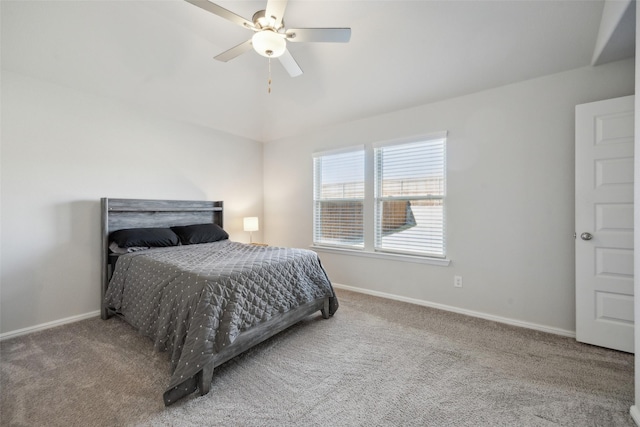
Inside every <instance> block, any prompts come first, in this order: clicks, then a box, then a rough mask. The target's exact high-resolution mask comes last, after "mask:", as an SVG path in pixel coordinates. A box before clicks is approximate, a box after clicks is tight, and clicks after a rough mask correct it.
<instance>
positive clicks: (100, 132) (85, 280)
mask: <svg viewBox="0 0 640 427" xmlns="http://www.w3.org/2000/svg"><path fill="white" fill-rule="evenodd" d="M1 136H2V140H1V141H2V146H1V149H2V155H1V162H2V163H1V166H2V170H1V185H2V192H1V228H2V242H1V253H2V257H1V263H2V264H1V270H0V271H1V284H0V333H6V332H9V331H15V330H19V329H23V328H29V327H32V326H35V325H40V324H42V323H45V322H51V321H56V320H59V319H64V318H67V317H71V316H77V315H82V314H85V313H88V312H92V311H95V310H98V309H99V301H100V293H99V289H100V209H99V205H100V198H101V197H117V198H120V197H122V198H149V199H181V200H223V201H224V202H225V218H224V220H225V228H226V229H227V231H229V233H230V235H231V238H232V239H234V240H237V241H248V239H249V236H248V234H247V233H244V232H243V231H242V217H243V216H246V215H257V216H260V217H262V204H263V200H262V188H261V185H256V183H260V182H261V180H262V144H261V143H259V142H255V141H251V140H247V139H243V138H240V137H235V136H230V135H227V134H223V133H219V132H216V131H213V130H211V129H206V128H202V127H198V126H195V125H191V124H187V123H182V122H177V121H174V120H171V119H169V118H165V117H161V116H158V115H153V114H149V113H147V112H145V111H141V110H139V109H137V108H136V107H132V106H129V105H125V104H122V103H118V102H116V101H112V100H108V99H104V98H99V97H97V96H94V95H90V94H87V93H82V92H77V91H75V90H72V89H68V88H65V87H61V86H56V85H52V84H49V83H47V82H44V81H41V80H34V79H32V78H29V77H27V76H24V75H19V74H16V73H12V72H9V71H6V70H3V72H2V135H1ZM257 239H260V235H259V234H258V235H257Z"/></svg>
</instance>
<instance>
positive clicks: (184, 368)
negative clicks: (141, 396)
mask: <svg viewBox="0 0 640 427" xmlns="http://www.w3.org/2000/svg"><path fill="white" fill-rule="evenodd" d="M323 297H330V298H331V299H330V309H329V314H333V313H334V312H335V311H336V310H337V308H338V301H337V298H336V297H335V294H334V292H333V288H332V286H331V283H330V282H329V279H328V278H327V276H326V274H325V272H324V270H323V268H322V267H321V265H320V261H319V259H318V256H317V255H316V253H315V252H312V251H309V250H304V249H291V248H277V247H261V246H253V245H246V244H243V243H237V242H232V241H229V240H224V241H220V242H216V243H206V244H199V245H188V246H177V247H172V248H158V249H151V250H147V251H140V252H133V253H130V254H126V255H122V256H120V257H119V259H118V262H117V264H116V268H115V271H114V273H113V277H112V278H111V281H110V283H109V287H108V289H107V293H106V295H105V306H106V307H109V308H111V309H115V310H116V311H117V312H118V313H120V314H122V315H123V316H124V318H125V320H126V321H127V322H128V323H130V324H131V325H132V326H133V327H134V328H136V329H137V330H138V331H139V332H140V333H142V334H144V335H146V336H148V337H150V338H151V339H152V340H153V341H154V343H155V348H156V349H157V350H162V351H169V352H170V354H171V370H172V377H171V380H170V383H169V387H168V389H167V390H171V389H174V388H176V387H178V386H180V385H181V384H183V383H185V381H187V380H189V379H192V378H194V377H195V375H196V374H197V373H198V372H200V371H201V370H202V368H203V367H204V366H205V365H206V364H207V363H209V362H211V361H212V360H213V355H214V354H215V353H216V352H219V351H221V350H222V349H224V348H225V347H226V346H229V345H231V344H233V342H234V340H235V339H236V337H237V336H238V335H239V334H240V333H242V332H243V331H245V330H247V329H249V328H251V327H252V326H255V325H258V324H260V323H261V322H266V321H268V320H270V319H271V318H273V317H274V316H277V315H278V314H280V313H285V312H288V311H289V310H292V309H294V308H296V307H298V306H300V305H302V304H304V303H307V302H310V301H313V300H315V299H318V298H323Z"/></svg>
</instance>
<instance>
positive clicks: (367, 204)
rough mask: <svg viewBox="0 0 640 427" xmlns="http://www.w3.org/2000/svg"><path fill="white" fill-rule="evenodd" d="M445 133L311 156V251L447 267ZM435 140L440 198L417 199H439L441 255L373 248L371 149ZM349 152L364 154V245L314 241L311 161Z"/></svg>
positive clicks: (374, 186)
mask: <svg viewBox="0 0 640 427" xmlns="http://www.w3.org/2000/svg"><path fill="white" fill-rule="evenodd" d="M447 136H448V132H447V131H442V132H435V133H429V134H420V135H415V136H411V137H406V138H397V139H393V140H386V141H377V142H371V143H366V144H360V145H355V146H349V147H345V148H342V149H337V150H329V151H321V152H316V153H313V159H314V165H313V169H314V171H313V173H314V176H313V178H314V179H313V181H314V182H313V203H314V205H313V244H312V246H311V247H312V249H314V250H317V251H323V252H328V253H338V254H345V255H353V256H364V257H368V258H377V259H389V260H397V261H406V262H415V263H422V264H431V265H437V266H448V265H449V264H450V262H451V261H450V260H449V259H448V258H447V245H446V244H447V227H446V205H447V204H446V185H447V184H446V183H447V173H448V171H447V155H446V153H447ZM437 139H442V140H444V141H443V154H442V155H443V159H442V161H443V175H442V179H443V186H444V188H443V192H442V196H438V197H433V196H429V197H419V198H417V199H427V198H434V199H439V200H442V254H441V255H439V254H433V253H425V252H415V251H407V250H389V249H383V248H379V247H377V246H378V245H377V244H376V242H375V240H376V233H377V231H376V224H377V222H378V221H377V219H376V215H377V214H376V211H377V207H376V204H377V203H378V198H377V194H376V191H377V190H376V187H377V183H376V180H377V176H376V174H377V172H376V165H375V163H376V159H375V150H376V149H377V148H379V147H387V146H393V145H402V144H408V143H414V142H421V141H433V140H437ZM349 151H361V152H362V153H363V155H364V162H365V165H364V174H365V176H364V185H365V191H364V199H363V200H362V201H363V216H364V218H363V228H364V229H363V239H364V242H363V243H364V244H363V245H360V246H358V247H353V246H349V245H335V244H331V243H323V242H321V241H317V239H316V233H317V225H318V224H317V218H316V202H317V200H316V196H317V191H318V189H317V176H316V174H317V170H316V164H315V161H316V160H315V159H316V158H317V157H322V156H324V155H330V154H338V153H342V152H349ZM411 199H414V198H413V197H411Z"/></svg>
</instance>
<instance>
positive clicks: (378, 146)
mask: <svg viewBox="0 0 640 427" xmlns="http://www.w3.org/2000/svg"><path fill="white" fill-rule="evenodd" d="M439 141H441V147H437V146H436V147H437V148H436V149H437V150H438V151H440V150H441V151H442V158H438V159H436V162H438V163H440V162H441V177H440V179H441V183H440V184H439V186H438V187H439V190H440V192H439V194H432V193H423V194H419V195H418V194H414V195H404V194H403V195H400V196H397V195H396V196H385V195H383V194H382V191H383V181H382V179H383V174H384V168H383V166H384V160H383V157H382V152H383V151H384V150H385V149H389V148H392V147H400V146H403V145H405V146H408V147H407V148H408V150H412V149H413V148H417V147H420V145H421V144H424V145H425V147H424V149H426V150H430V148H428V147H427V146H428V145H430V144H437V143H438V142H439ZM372 148H373V169H374V171H373V174H374V176H373V185H374V196H373V202H374V212H373V214H374V227H373V228H374V243H373V247H374V251H376V252H385V253H397V254H406V255H411V256H420V257H431V258H446V253H447V252H446V240H447V239H446V222H445V218H446V203H445V200H446V191H447V133H446V132H438V133H432V134H429V135H422V136H417V137H411V138H404V139H399V140H394V141H388V142H378V143H374V144H372ZM420 148H423V147H420ZM396 155H397V153H396ZM403 162H406V160H403ZM387 166H389V167H391V164H389V165H387ZM420 172H424V171H423V170H421V171H420ZM411 178H413V179H415V178H417V175H414V176H412V177H411ZM430 200H439V201H440V202H441V213H440V218H439V220H438V221H436V223H437V222H440V223H441V225H440V226H439V230H440V233H439V234H440V235H441V242H442V243H441V245H439V246H437V248H441V249H440V250H438V251H434V252H430V251H427V250H415V249H414V250H412V249H410V240H411V237H409V238H407V239H406V240H405V242H406V243H407V247H405V248H393V247H391V245H388V246H385V243H384V238H383V235H384V229H383V228H384V203H385V202H387V203H388V202H407V203H409V205H408V207H410V206H411V205H410V203H411V202H418V201H430ZM387 219H388V218H387ZM428 235H431V233H428ZM434 240H436V241H437V240H438V239H437V237H436V238H435V239H434Z"/></svg>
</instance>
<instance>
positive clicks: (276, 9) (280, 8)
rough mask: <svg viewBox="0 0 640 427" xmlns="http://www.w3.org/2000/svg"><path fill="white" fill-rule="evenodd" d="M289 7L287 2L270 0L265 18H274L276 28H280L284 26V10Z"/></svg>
mask: <svg viewBox="0 0 640 427" xmlns="http://www.w3.org/2000/svg"><path fill="white" fill-rule="evenodd" d="M286 7H287V0H268V1H267V8H266V9H265V11H264V16H266V17H273V18H274V19H275V20H276V23H275V25H274V27H276V28H280V25H282V17H283V16H284V10H285V9H286Z"/></svg>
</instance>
